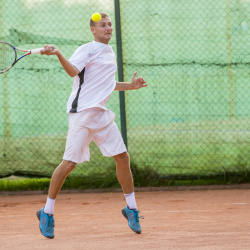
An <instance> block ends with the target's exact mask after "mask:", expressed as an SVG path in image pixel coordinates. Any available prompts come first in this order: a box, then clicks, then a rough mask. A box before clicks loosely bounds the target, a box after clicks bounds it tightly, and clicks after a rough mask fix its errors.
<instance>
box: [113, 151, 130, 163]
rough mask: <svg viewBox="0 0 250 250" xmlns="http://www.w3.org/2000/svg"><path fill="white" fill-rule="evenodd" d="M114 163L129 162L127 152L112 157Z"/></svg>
mask: <svg viewBox="0 0 250 250" xmlns="http://www.w3.org/2000/svg"><path fill="white" fill-rule="evenodd" d="M114 159H115V161H129V154H128V152H123V153H121V154H119V155H115V156H114Z"/></svg>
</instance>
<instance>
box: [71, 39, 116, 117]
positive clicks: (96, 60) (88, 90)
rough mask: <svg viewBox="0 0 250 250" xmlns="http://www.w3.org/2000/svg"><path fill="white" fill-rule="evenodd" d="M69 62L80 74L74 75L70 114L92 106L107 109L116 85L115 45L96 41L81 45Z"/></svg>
mask: <svg viewBox="0 0 250 250" xmlns="http://www.w3.org/2000/svg"><path fill="white" fill-rule="evenodd" d="M69 61H70V63H72V64H73V65H74V66H75V67H76V68H77V69H78V70H79V71H80V72H81V73H79V74H78V75H77V76H75V77H74V84H73V87H72V92H71V95H70V97H69V100H68V103H67V113H76V112H80V111H82V110H84V109H88V108H93V107H99V108H102V109H105V110H107V108H106V103H107V101H108V99H109V97H110V95H111V93H112V92H113V90H114V89H115V86H116V80H115V73H116V70H117V65H116V58H115V53H114V51H113V49H112V47H111V46H109V45H106V44H104V43H99V42H95V41H93V42H90V43H87V44H84V45H82V46H80V47H79V48H78V49H77V50H76V51H75V53H74V54H73V55H72V56H71V57H70V59H69Z"/></svg>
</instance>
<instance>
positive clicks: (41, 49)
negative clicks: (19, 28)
mask: <svg viewBox="0 0 250 250" xmlns="http://www.w3.org/2000/svg"><path fill="white" fill-rule="evenodd" d="M42 51H43V48H39V49H32V50H31V51H30V53H31V54H38V53H41V52H42Z"/></svg>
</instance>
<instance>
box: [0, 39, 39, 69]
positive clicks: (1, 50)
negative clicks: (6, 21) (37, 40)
mask: <svg viewBox="0 0 250 250" xmlns="http://www.w3.org/2000/svg"><path fill="white" fill-rule="evenodd" d="M17 50H18V51H22V52H26V54H23V55H21V56H20V57H17ZM41 51H43V48H39V49H32V50H25V49H19V48H17V47H14V46H13V45H11V44H9V43H7V42H4V41H0V74H2V73H4V72H6V71H8V70H9V69H11V68H12V67H13V66H14V65H15V64H16V63H17V62H18V61H19V60H20V59H22V58H23V57H25V56H28V55H30V54H38V53H40V52H41Z"/></svg>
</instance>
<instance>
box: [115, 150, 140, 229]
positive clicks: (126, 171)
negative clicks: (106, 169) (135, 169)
mask: <svg viewBox="0 0 250 250" xmlns="http://www.w3.org/2000/svg"><path fill="white" fill-rule="evenodd" d="M114 159H115V161H116V173H117V179H118V181H119V183H120V184H121V186H122V189H123V193H124V195H125V198H126V201H127V204H128V206H126V207H125V208H124V209H122V214H123V216H124V217H125V218H126V219H127V220H128V225H129V227H130V228H131V229H132V230H133V231H134V232H136V233H138V234H140V233H141V226H140V222H139V212H140V211H139V210H137V207H136V201H135V196H134V181H133V176H132V173H131V169H130V159H129V154H128V153H127V152H124V153H122V154H119V155H116V156H114Z"/></svg>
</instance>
